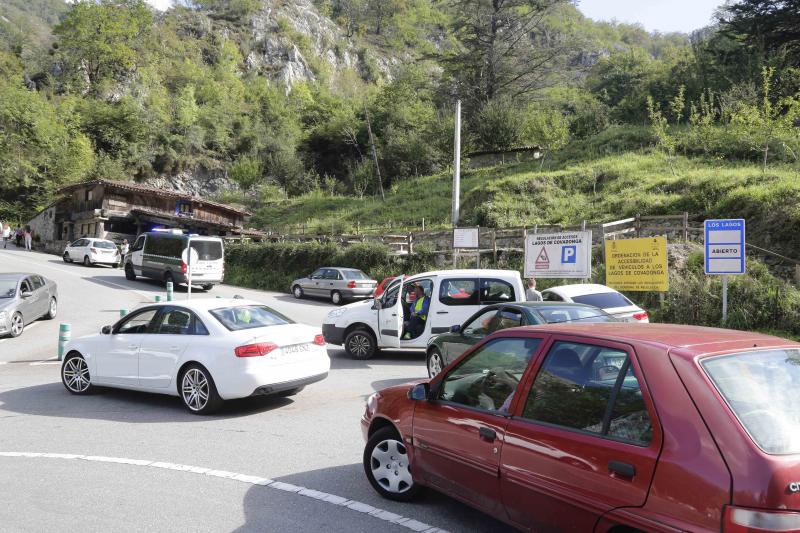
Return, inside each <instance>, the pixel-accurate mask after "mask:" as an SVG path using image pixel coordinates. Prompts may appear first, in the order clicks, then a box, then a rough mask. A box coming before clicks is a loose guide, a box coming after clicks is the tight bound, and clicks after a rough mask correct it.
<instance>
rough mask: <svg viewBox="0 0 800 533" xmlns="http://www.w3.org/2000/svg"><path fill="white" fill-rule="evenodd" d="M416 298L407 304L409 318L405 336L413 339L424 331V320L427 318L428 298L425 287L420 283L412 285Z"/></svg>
mask: <svg viewBox="0 0 800 533" xmlns="http://www.w3.org/2000/svg"><path fill="white" fill-rule="evenodd" d="M414 294H415V295H416V299H415V300H414V301H413V302H411V303H410V304H408V311H409V313H408V314H409V317H410V318H409V319H408V323H407V325H406V338H410V339H414V338H416V337H419V336H420V335H422V332H423V331H425V321H426V320H427V319H428V308H429V307H430V298H428V297H427V296H425V289H424V288H423V287H422V285H415V286H414Z"/></svg>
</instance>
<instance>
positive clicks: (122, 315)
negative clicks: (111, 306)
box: [119, 309, 128, 318]
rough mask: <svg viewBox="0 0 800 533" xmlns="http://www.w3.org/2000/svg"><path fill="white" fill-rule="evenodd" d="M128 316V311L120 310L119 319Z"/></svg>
mask: <svg viewBox="0 0 800 533" xmlns="http://www.w3.org/2000/svg"><path fill="white" fill-rule="evenodd" d="M127 314H128V310H127V309H120V310H119V317H120V318H122V317H124V316H125V315H127Z"/></svg>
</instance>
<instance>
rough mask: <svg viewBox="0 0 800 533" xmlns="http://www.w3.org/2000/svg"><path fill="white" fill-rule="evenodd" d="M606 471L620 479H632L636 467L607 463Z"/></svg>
mask: <svg viewBox="0 0 800 533" xmlns="http://www.w3.org/2000/svg"><path fill="white" fill-rule="evenodd" d="M608 471H609V472H611V473H612V474H617V475H619V476H621V477H626V478H632V477H633V476H635V475H636V467H635V466H633V465H632V464H630V463H623V462H622V461H609V462H608Z"/></svg>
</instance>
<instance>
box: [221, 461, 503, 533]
mask: <svg viewBox="0 0 800 533" xmlns="http://www.w3.org/2000/svg"><path fill="white" fill-rule="evenodd" d="M275 481H281V482H284V483H291V484H293V485H299V486H302V487H308V488H311V489H314V490H318V491H323V492H328V493H331V494H335V495H337V496H342V497H344V498H348V499H351V500H355V501H359V502H364V503H367V504H369V505H372V506H374V507H378V508H380V509H384V510H386V511H390V512H392V513H396V514H399V515H402V516H404V517H406V518H413V519H415V520H419V521H420V522H424V523H426V524H429V525H431V526H435V527H440V528H442V529H447V530H449V531H470V532H477V533H483V532H486V533H488V532H505V531H514V530H513V529H512V528H510V527H509V526H506V525H505V524H503V523H501V522H499V521H497V520H495V519H494V518H491V517H490V516H488V515H485V514H483V513H481V512H480V511H476V510H474V509H472V508H471V507H468V506H466V505H464V504H462V503H460V502H458V501H456V500H454V499H452V498H449V497H447V496H445V495H443V494H441V493H439V492H436V491H433V490H428V491H425V492H424V493H423V494H422V495H421V496H420V498H419V499H418V500H416V501H415V502H413V503H399V502H392V501H389V500H384V499H383V498H381V497H380V496H378V494H377V493H375V491H374V490H373V489H372V487H371V486H370V484H369V482H368V481H367V479H366V477H365V474H364V468H363V466H362V465H361V463H355V464H351V465H343V466H337V467H332V468H323V469H320V470H311V471H308V472H302V473H299V474H292V475H289V476H283V477H278V478H275ZM284 494H290V495H291V497H292V499H290V500H287V499H286V496H284ZM298 498H302V499H303V500H306V501H301V502H298V501H297V499H298ZM282 502H286V503H282ZM287 504H288V505H287ZM243 506H244V516H245V524H244V525H242V526H241V527H240V528H238V529H236V530H235V531H236V532H237V533H244V532H250V531H289V530H290V529H295V528H290V527H286V526H291V525H295V526H297V525H300V527H299V528H298V529H301V530H304V531H313V530H315V529H316V530H324V531H326V532H329V531H330V532H347V533H351V532H354V531H369V532H371V531H398V532H399V531H408V529H405V528H402V527H399V526H392V525H391V524H390V523H389V522H384V521H382V520H380V519H377V518H374V517H371V516H368V515H365V514H362V513H359V512H356V511H353V510H350V509H346V508H343V507H340V506H336V505H332V504H330V503H326V502H322V501H317V500H314V499H312V498H308V497H304V496H300V495H294V494H292V493H284V492H282V491H280V490H277V489H270V488H265V487H260V486H255V487H253V488H251V489H250V490H248V491H247V494H246V495H245V498H244V502H243ZM295 509H296V511H295Z"/></svg>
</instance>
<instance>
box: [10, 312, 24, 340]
mask: <svg viewBox="0 0 800 533" xmlns="http://www.w3.org/2000/svg"><path fill="white" fill-rule="evenodd" d="M24 330H25V319H24V318H22V313H20V312H19V311H17V312H16V313H14V314H13V315H11V336H12V337H19V336H20V335H22V332H23V331H24Z"/></svg>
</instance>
